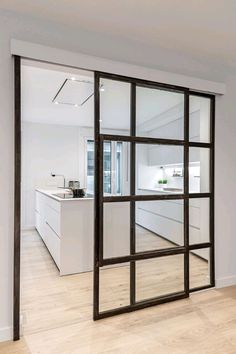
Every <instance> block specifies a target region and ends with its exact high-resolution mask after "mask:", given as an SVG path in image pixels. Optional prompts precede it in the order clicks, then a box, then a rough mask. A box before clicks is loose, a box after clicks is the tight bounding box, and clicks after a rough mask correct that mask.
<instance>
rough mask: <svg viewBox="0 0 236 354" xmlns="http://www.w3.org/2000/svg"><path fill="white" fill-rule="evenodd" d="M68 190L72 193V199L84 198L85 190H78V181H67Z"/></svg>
mask: <svg viewBox="0 0 236 354" xmlns="http://www.w3.org/2000/svg"><path fill="white" fill-rule="evenodd" d="M68 188H69V189H70V190H71V191H72V193H73V197H74V198H83V197H85V189H84V188H80V182H79V181H69V183H68Z"/></svg>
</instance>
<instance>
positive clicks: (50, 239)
mask: <svg viewBox="0 0 236 354" xmlns="http://www.w3.org/2000/svg"><path fill="white" fill-rule="evenodd" d="M35 193H36V203H35V220H36V221H35V227H36V229H37V231H38V233H39V234H40V236H41V238H42V240H43V241H44V243H45V245H46V247H47V248H48V250H49V252H50V254H51V256H52V258H53V259H54V261H55V263H56V265H57V267H58V269H59V271H60V275H67V274H75V273H82V272H87V271H91V270H92V269H93V244H94V241H93V239H94V231H93V227H94V226H93V225H94V199H93V197H89V196H85V197H84V198H67V197H66V194H68V193H69V191H68V190H66V189H65V190H63V189H56V190H44V189H36V192H35ZM62 194H65V197H62ZM60 195H61V197H60ZM103 251H104V257H105V258H107V257H115V256H122V255H127V254H129V205H128V203H107V204H106V205H105V206H104V249H103Z"/></svg>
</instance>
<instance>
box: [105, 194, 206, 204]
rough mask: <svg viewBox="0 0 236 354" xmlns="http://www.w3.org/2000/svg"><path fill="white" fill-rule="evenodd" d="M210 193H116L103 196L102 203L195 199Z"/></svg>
mask: <svg viewBox="0 0 236 354" xmlns="http://www.w3.org/2000/svg"><path fill="white" fill-rule="evenodd" d="M211 197H213V195H212V193H192V194H191V193H190V194H151V195H148V194H145V195H143V194H140V195H117V196H109V197H108V196H104V197H103V199H102V201H103V203H118V202H131V201H135V202H139V201H152V200H153V201H155V200H175V199H176V200H179V199H188V198H190V199H191V198H192V199H196V198H211Z"/></svg>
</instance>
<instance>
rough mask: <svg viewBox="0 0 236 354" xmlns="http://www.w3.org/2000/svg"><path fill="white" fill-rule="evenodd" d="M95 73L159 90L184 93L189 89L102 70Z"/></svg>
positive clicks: (109, 78) (102, 76) (105, 77)
mask: <svg viewBox="0 0 236 354" xmlns="http://www.w3.org/2000/svg"><path fill="white" fill-rule="evenodd" d="M96 73H97V74H98V75H99V77H100V79H108V80H115V81H124V82H126V83H130V84H136V85H137V86H142V87H147V88H153V89H160V90H165V91H172V92H173V91H174V92H178V93H184V92H188V91H189V89H188V88H187V87H184V86H178V85H170V84H165V83H161V82H156V81H150V80H143V79H137V78H132V77H129V76H124V75H117V74H109V73H106V72H102V71H96Z"/></svg>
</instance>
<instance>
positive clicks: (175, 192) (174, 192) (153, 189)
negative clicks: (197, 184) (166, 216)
mask: <svg viewBox="0 0 236 354" xmlns="http://www.w3.org/2000/svg"><path fill="white" fill-rule="evenodd" d="M138 190H140V191H148V192H156V193H165V194H182V193H183V190H182V189H181V190H173V191H170V190H164V189H163V188H138Z"/></svg>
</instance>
